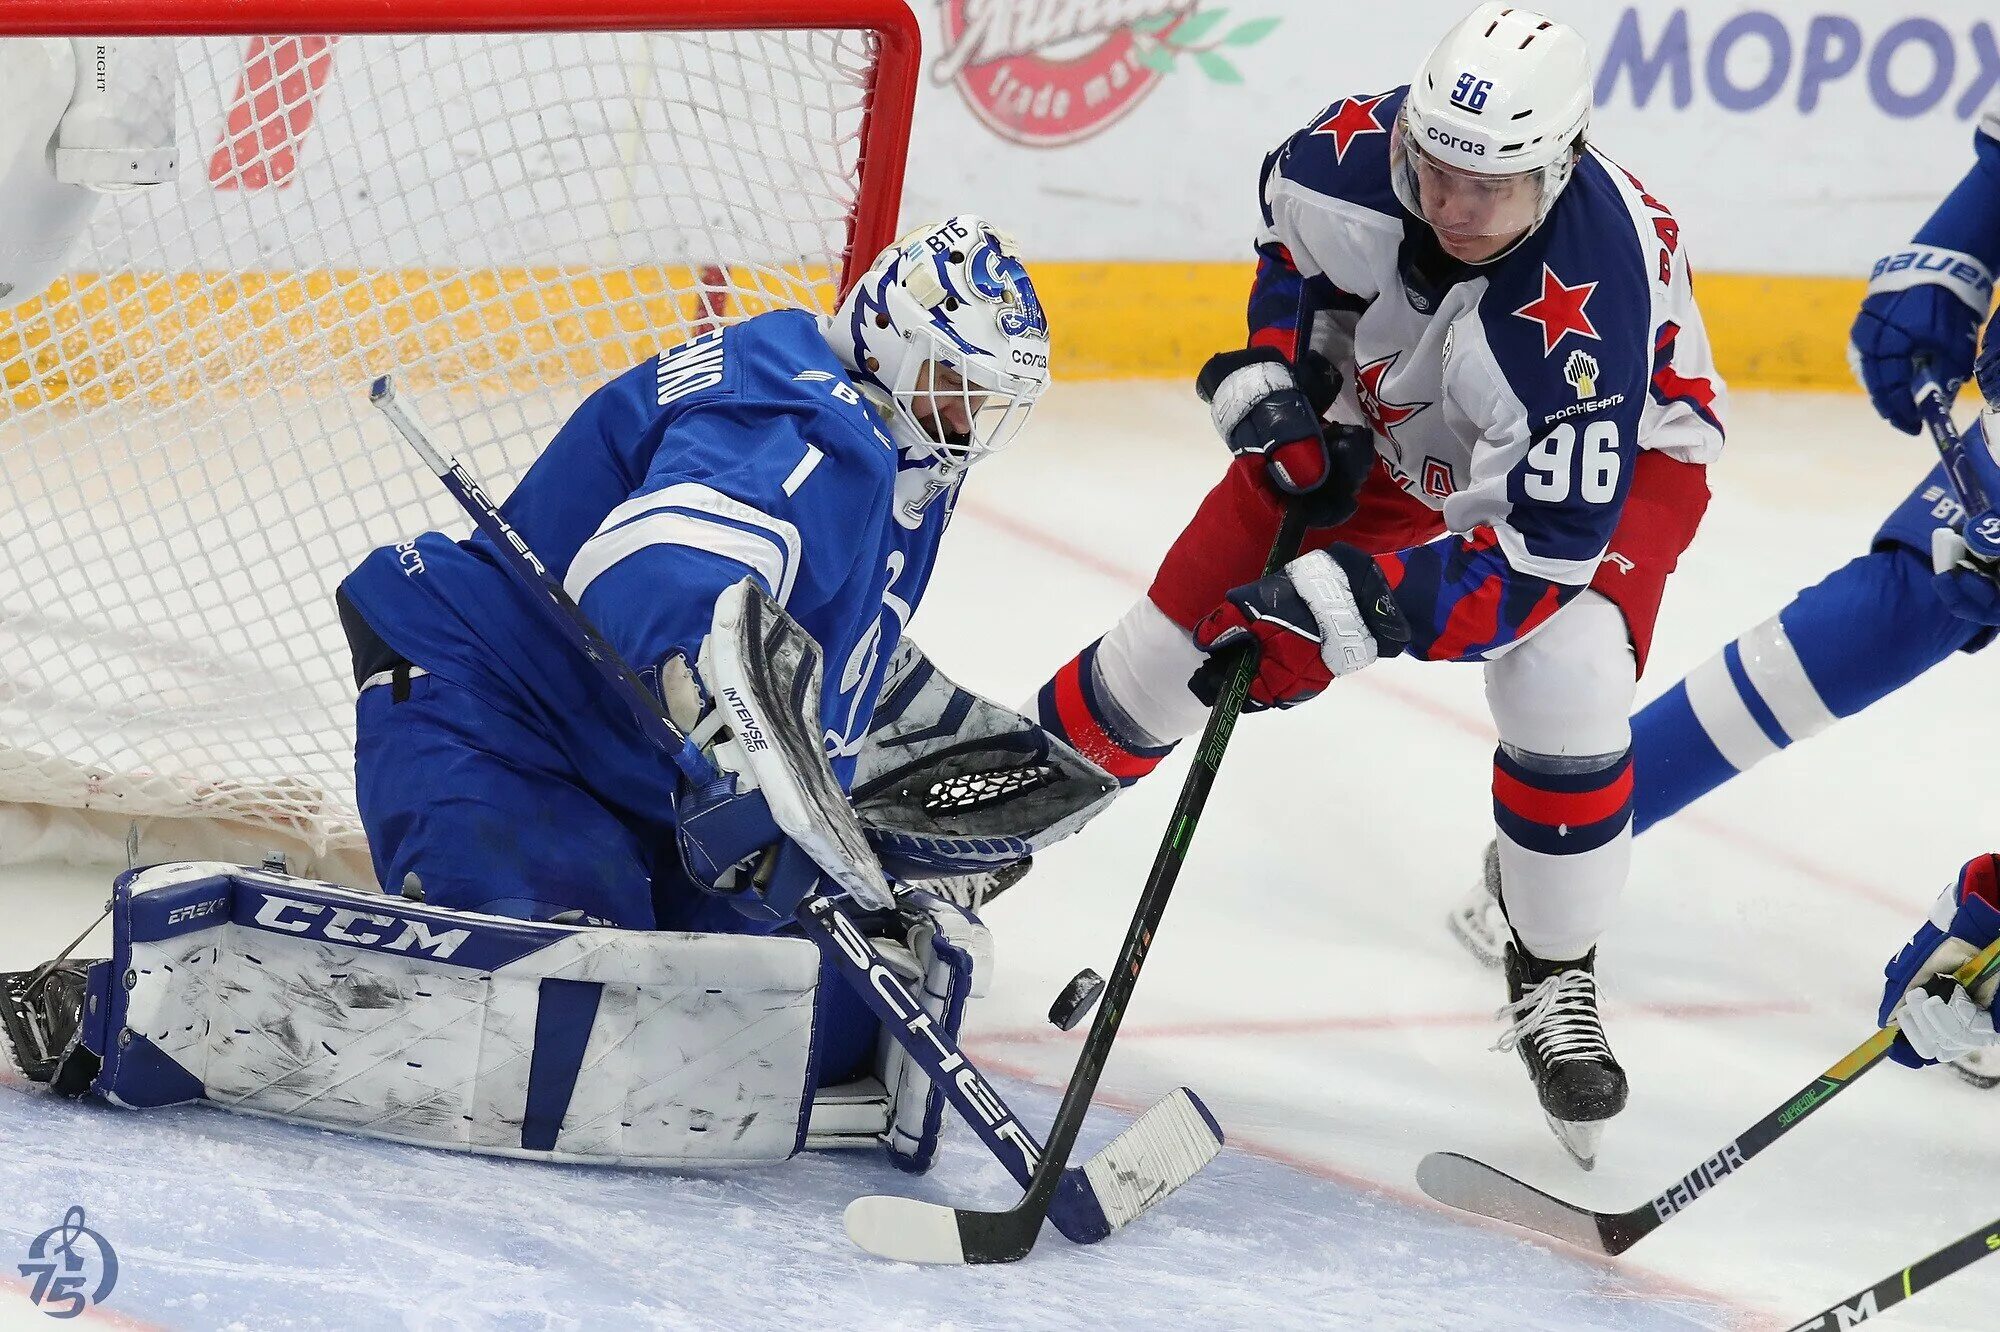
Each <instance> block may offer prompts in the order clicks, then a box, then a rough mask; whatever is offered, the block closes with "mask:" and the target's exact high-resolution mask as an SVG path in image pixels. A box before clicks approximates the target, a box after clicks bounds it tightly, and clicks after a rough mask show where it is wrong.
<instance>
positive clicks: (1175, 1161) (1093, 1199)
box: [845, 1087, 1222, 1263]
mask: <svg viewBox="0 0 2000 1332" xmlns="http://www.w3.org/2000/svg"><path fill="white" fill-rule="evenodd" d="M1221 1150H1222V1130H1221V1128H1219V1127H1218V1126H1217V1125H1216V1122H1215V1117H1214V1116H1213V1115H1211V1114H1209V1112H1208V1107H1207V1106H1205V1105H1203V1104H1202V1103H1201V1098H1200V1097H1198V1096H1196V1095H1195V1094H1194V1093H1193V1092H1191V1091H1189V1090H1188V1089H1187V1088H1186V1087H1182V1088H1179V1089H1178V1090H1176V1091H1174V1092H1172V1093H1170V1094H1169V1095H1167V1096H1166V1097H1165V1098H1164V1099H1162V1100H1161V1101H1159V1102H1158V1103H1156V1104H1155V1105H1154V1106H1153V1107H1152V1108H1151V1109H1150V1110H1148V1111H1146V1113H1145V1114H1143V1115H1141V1116H1139V1118H1138V1119H1136V1120H1134V1121H1133V1123H1132V1125H1131V1127H1129V1128H1127V1129H1126V1130H1125V1131H1124V1132H1123V1133H1121V1134H1119V1135H1118V1136H1117V1137H1116V1138H1114V1139H1112V1140H1111V1142H1109V1143H1108V1144H1106V1145H1105V1147H1104V1149H1103V1150H1102V1151H1100V1152H1098V1153H1097V1155H1095V1156H1093V1157H1091V1158H1090V1160H1088V1161H1086V1162H1084V1164H1083V1165H1082V1166H1081V1167H1077V1166H1071V1167H1070V1168H1068V1169H1066V1170H1064V1171H1063V1177H1062V1182H1061V1184H1060V1185H1058V1186H1057V1191H1058V1192H1067V1193H1071V1194H1073V1195H1076V1197H1077V1202H1078V1204H1079V1206H1078V1207H1077V1209H1076V1210H1077V1211H1078V1212H1079V1213H1081V1214H1084V1215H1087V1216H1090V1217H1091V1220H1092V1221H1093V1222H1094V1223H1095V1222H1097V1221H1098V1218H1100V1217H1101V1218H1102V1220H1101V1224H1093V1225H1091V1226H1090V1227H1089V1228H1088V1229H1086V1230H1085V1231H1084V1232H1083V1233H1081V1234H1072V1235H1070V1238H1071V1239H1074V1240H1076V1241H1078V1242H1080V1243H1089V1242H1095V1241H1096V1240H1099V1239H1102V1238H1104V1237H1105V1236H1106V1235H1109V1234H1111V1233H1112V1232H1114V1231H1117V1230H1121V1229H1123V1228H1124V1227H1125V1226H1127V1225H1129V1224H1131V1222H1133V1221H1135V1220H1137V1219H1138V1218H1139V1217H1141V1216H1143V1215H1145V1214H1146V1213H1147V1212H1149V1211H1151V1210H1152V1209H1153V1208H1154V1207H1155V1206H1157V1205H1158V1204H1159V1203H1161V1202H1163V1201H1165V1199H1166V1198H1167V1196H1168V1195H1169V1194H1171V1193H1173V1191H1174V1190H1175V1189H1178V1188H1179V1187H1180V1186H1181V1185H1183V1184H1185V1183H1187V1182H1188V1181H1189V1180H1190V1179H1193V1178H1194V1177H1195V1175H1196V1174H1197V1173H1198V1172H1199V1171H1200V1170H1201V1168H1202V1167H1203V1166H1205V1165H1207V1164H1208V1163H1209V1162H1210V1161H1212V1160H1214V1159H1215V1155H1216V1153H1217V1152H1219V1151H1221ZM1017 1211H1018V1209H1016V1211H1007V1212H974V1211H962V1210H960V1209H958V1208H955V1207H947V1206H945V1205H943V1204H941V1203H929V1202H922V1201H919V1200H918V1199H915V1198H903V1197H898V1196H895V1195H888V1194H885V1195H877V1196H873V1197H865V1198H856V1199H855V1200H854V1201H853V1202H851V1203H849V1204H848V1206H847V1215H846V1218H845V1219H846V1225H847V1234H848V1238H850V1239H852V1240H853V1241H854V1242H855V1243H856V1244H857V1245H859V1246H860V1247H861V1248H863V1249H866V1250H867V1251H868V1252H869V1253H872V1254H874V1255H875V1256H876V1257H878V1258H887V1259H890V1260H892V1261H894V1262H901V1263H1010V1262H1015V1261H1017V1260H1019V1259H1021V1258H1025V1257H1026V1256H1027V1255H1028V1251H1029V1250H1030V1249H1032V1248H1033V1247H1034V1245H1035V1239H1036V1236H1037V1234H1038V1232H1039V1231H1040V1230H1041V1224H1042V1218H1041V1216H1040V1215H1032V1216H1029V1215H1017Z"/></svg>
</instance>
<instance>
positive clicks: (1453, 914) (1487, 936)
mask: <svg viewBox="0 0 2000 1332" xmlns="http://www.w3.org/2000/svg"><path fill="white" fill-rule="evenodd" d="M1485 915H1486V910H1485V908H1484V907H1467V906H1458V907H1453V908H1452V909H1451V911H1450V912H1449V913H1448V914H1447V915H1446V916H1445V918H1444V919H1445V924H1446V925H1448V926H1450V927H1451V933H1452V937H1453V938H1455V939H1457V940H1458V942H1459V944H1460V946H1462V947H1463V948H1464V949H1465V951H1466V952H1468V953H1470V954H1472V958H1473V960H1474V961H1475V962H1477V963H1479V965H1480V966H1482V967H1493V968H1496V969H1497V968H1498V967H1499V966H1500V964H1501V963H1503V962H1504V961H1506V944H1505V942H1504V940H1502V939H1501V938H1500V937H1498V936H1496V935H1495V934H1494V933H1493V932H1492V930H1490V929H1489V928H1487V922H1486V921H1485V920H1483V919H1482V917H1483V916H1485Z"/></svg>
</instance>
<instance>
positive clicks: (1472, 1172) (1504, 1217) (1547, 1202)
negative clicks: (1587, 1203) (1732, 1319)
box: [1417, 1152, 1643, 1254]
mask: <svg viewBox="0 0 2000 1332" xmlns="http://www.w3.org/2000/svg"><path fill="white" fill-rule="evenodd" d="M1417 1187H1418V1188H1420V1189H1422V1190H1423V1191H1424V1192H1425V1193H1427V1194H1429V1195H1430V1196H1431V1197H1433V1198H1435V1199H1437V1201H1439V1202H1441V1203H1444V1204H1445V1205H1446V1206H1448V1207H1456V1208H1457V1209H1458V1210H1459V1211H1461V1212H1475V1213H1477V1214H1478V1215H1480V1216H1488V1217H1492V1218H1493V1219H1494V1220H1496V1221H1507V1222H1510V1223H1512V1224H1514V1225H1517V1226H1521V1227H1523V1228H1525V1229H1528V1230H1533V1231H1539V1232H1540V1233H1541V1234H1544V1235H1552V1236H1554V1237H1555V1238H1556V1239H1559V1240H1562V1241H1564V1242H1566V1243H1569V1244H1574V1245H1576V1247H1577V1248H1579V1249H1589V1250H1591V1251H1592V1252H1594V1253H1603V1254H1620V1253H1623V1252H1625V1250H1627V1249H1629V1248H1631V1247H1632V1245H1633V1244H1635V1243H1636V1242H1637V1241H1638V1239H1639V1236H1638V1235H1635V1234H1630V1233H1629V1232H1628V1231H1627V1230H1626V1229H1625V1228H1624V1227H1621V1226H1620V1225H1619V1224H1618V1222H1619V1220H1620V1218H1619V1217H1618V1216H1617V1215H1607V1214H1606V1213H1603V1212H1593V1211H1590V1210H1589V1209H1587V1208H1583V1207H1578V1206H1576V1205H1575V1204H1573V1203H1566V1202H1564V1201H1563V1200H1562V1199H1560V1198H1557V1197H1553V1196H1552V1195H1550V1194H1546V1193H1543V1192H1542V1191H1541V1190H1540V1189H1538V1188H1536V1187H1535V1186H1534V1185H1532V1184H1524V1183H1522V1182H1521V1181H1520V1180H1518V1179H1515V1178H1514V1177H1513V1176H1512V1175H1509V1174H1507V1173H1506V1172H1504V1171H1500V1170H1495V1169H1494V1168H1493V1167H1492V1166H1490V1165H1487V1164H1486V1163H1485V1162H1483V1161H1475V1160H1473V1159H1472V1158H1471V1157H1469V1156H1460V1155H1459V1154H1458V1153H1457V1152H1432V1153H1431V1154H1430V1155H1428V1156H1426V1157H1425V1158H1424V1159H1423V1160H1422V1161H1420V1162H1418V1163H1417ZM1642 1233H1643V1232H1642Z"/></svg>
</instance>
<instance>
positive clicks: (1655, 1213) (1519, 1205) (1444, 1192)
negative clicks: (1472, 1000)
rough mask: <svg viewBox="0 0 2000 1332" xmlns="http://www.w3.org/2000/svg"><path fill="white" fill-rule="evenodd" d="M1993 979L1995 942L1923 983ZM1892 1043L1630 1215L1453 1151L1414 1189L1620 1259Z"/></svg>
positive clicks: (1998, 966)
mask: <svg viewBox="0 0 2000 1332" xmlns="http://www.w3.org/2000/svg"><path fill="white" fill-rule="evenodd" d="M1995 972H2000V941H1996V942H1994V943H1992V944H1989V945H1988V946H1987V947H1986V949H1985V950H1984V951H1983V952H1981V953H1980V954H1979V955H1978V956H1976V957H1974V958H1972V959H1971V960H1970V961H1968V962H1967V963H1966V964H1965V965H1964V966H1962V967H1960V968H1959V969H1958V970H1957V971H1956V972H1954V973H1953V974H1952V975H1951V976H1950V977H1944V976H1933V977H1932V978H1931V980H1930V981H1929V982H1928V984H1929V985H1932V986H1936V987H1937V989H1936V990H1935V991H1933V992H1934V993H1948V992H1949V987H1950V984H1951V982H1952V981H1953V980H1956V981H1957V982H1958V983H1959V984H1960V985H1963V986H1965V987H1966V988H1967V989H1968V990H1969V989H1972V988H1973V987H1975V986H1976V985H1978V984H1979V983H1980V982H1981V981H1982V980H1984V979H1986V978H1987V977H1988V976H1990V975H1992V974H1993V973H1995ZM1895 1042H1896V1024H1895V1023H1893V1022H1892V1023H1890V1024H1889V1025H1888V1026H1886V1027H1884V1028H1882V1029H1881V1030H1880V1031H1878V1032H1876V1033H1875V1034H1874V1035H1873V1036H1870V1037H1869V1038H1868V1039H1867V1040H1865V1041H1863V1042H1862V1043H1861V1044H1860V1045H1857V1046H1855V1047H1854V1049H1853V1050H1852V1051H1850V1052H1849V1053H1848V1055H1847V1057H1846V1058H1844V1059H1842V1060H1841V1061H1840V1062H1839V1063H1837V1064H1835V1065H1834V1066H1833V1067H1832V1068H1829V1069H1827V1070H1826V1072H1824V1073H1822V1074H1820V1075H1819V1076H1818V1077H1816V1078H1814V1079H1813V1080H1812V1082H1810V1083H1809V1084H1807V1085H1806V1086H1805V1087H1803V1088H1801V1089H1800V1090H1799V1092H1798V1093H1797V1094H1796V1095H1794V1096H1792V1097H1790V1098H1789V1099H1787V1100H1786V1101H1785V1103H1784V1104H1783V1105H1781V1106H1779V1107H1778V1108H1777V1109H1775V1110H1773V1111H1771V1113H1770V1114H1768V1115H1765V1116H1764V1117H1763V1118H1762V1119H1760V1120H1758V1121H1757V1122H1756V1123H1755V1124H1752V1125H1751V1126H1750V1127H1749V1128H1747V1129H1745V1130H1744V1131H1743V1132H1742V1133H1741V1134H1739V1135H1738V1136H1737V1137H1736V1138H1735V1139H1733V1140H1732V1141H1730V1142H1729V1143H1728V1144H1726V1145H1725V1146H1724V1147H1723V1148H1722V1150H1721V1151H1719V1152H1717V1153H1716V1154H1715V1155H1713V1156H1711V1157H1709V1158H1708V1159H1707V1160H1706V1161H1703V1162H1702V1163H1701V1164H1700V1165H1698V1166H1696V1167H1695V1168H1694V1169H1692V1170H1690V1171H1688V1172H1687V1174H1685V1175H1683V1176H1682V1177H1681V1178H1680V1179H1678V1180H1676V1181H1674V1183H1673V1184H1671V1185H1669V1186H1668V1188H1667V1189H1666V1191H1665V1192H1663V1193H1661V1194H1660V1196H1659V1197H1657V1198H1654V1199H1653V1200H1652V1201H1651V1202H1644V1203H1641V1204H1639V1205H1638V1206H1637V1207H1634V1208H1632V1209H1631V1210H1630V1211H1625V1212H1593V1211H1591V1210H1590V1209H1589V1208H1587V1207H1578V1206H1577V1205H1576V1204H1574V1203H1566V1202H1564V1201H1563V1200H1562V1199H1560V1198H1556V1197H1552V1196H1551V1195H1549V1194H1546V1193H1543V1192H1542V1191H1541V1190H1540V1189H1538V1188H1535V1187H1533V1186H1532V1185H1529V1184H1524V1183H1522V1182H1521V1181H1520V1180H1518V1179H1516V1178H1514V1177H1513V1176H1512V1175H1509V1174H1506V1173H1505V1172H1503V1171H1499V1170H1495V1169H1494V1168H1493V1167H1492V1166H1490V1165H1487V1164H1485V1163H1484V1162H1481V1161H1475V1160H1473V1159H1472V1158H1471V1157H1469V1156H1461V1155H1459V1154H1458V1153H1457V1152H1432V1153H1431V1154H1430V1155H1429V1156H1426V1157H1425V1158H1424V1159H1423V1160H1422V1161H1420V1162H1418V1164H1417V1187H1419V1188H1421V1189H1422V1190H1423V1191H1424V1192H1425V1193H1428V1194H1429V1195H1430V1196H1431V1197H1433V1198H1435V1199H1437V1200H1438V1201H1439V1202H1441V1203H1444V1204H1446V1205H1447V1206H1450V1207H1456V1208H1458V1209H1459V1210H1460V1211H1462V1212H1476V1213H1478V1214H1479V1215H1480V1216H1490V1217H1492V1218H1494V1219H1495V1220H1497V1221H1509V1222H1512V1223H1513V1224H1514V1225H1517V1226H1525V1227H1527V1228H1528V1229H1529V1230H1537V1231H1540V1232H1541V1233H1542V1234H1544V1235H1553V1236H1554V1237H1555V1238H1557V1239H1559V1240H1565V1241H1567V1242H1569V1243H1571V1244H1574V1245H1576V1246H1577V1247H1578V1248H1582V1249H1590V1250H1593V1251H1595V1252H1597V1253H1605V1254H1618V1253H1623V1252H1625V1250H1627V1249H1629V1248H1631V1247H1632V1246H1633V1245H1634V1244H1637V1243H1638V1242H1639V1241H1640V1240H1642V1239H1644V1238H1646V1236H1648V1235H1650V1234H1652V1233H1653V1232H1654V1231H1655V1230H1658V1229H1659V1228H1660V1227H1661V1226H1663V1225H1665V1224H1666V1223H1667V1222H1669V1221H1671V1220H1673V1218H1674V1217H1676V1216H1678V1215H1680V1213H1681V1212H1682V1211H1684V1210H1685V1209H1686V1208H1687V1207H1688V1205H1689V1204H1690V1203H1693V1202H1695V1201H1696V1200H1697V1199H1699V1198H1700V1197H1701V1196H1702V1195H1703V1194H1705V1193H1707V1192H1708V1191H1709V1190H1710V1189H1712V1188H1714V1187H1715V1186H1716V1185H1717V1184H1719V1183H1721V1182H1722V1181H1723V1180H1724V1179H1726V1178H1727V1177H1728V1176H1730V1175H1731V1174H1733V1173H1735V1172H1736V1171H1738V1170H1740V1169H1742V1168H1743V1165H1744V1163H1745V1162H1747V1161H1749V1160H1750V1158H1751V1157H1753V1156H1755V1155H1757V1153H1759V1152H1761V1151H1763V1150H1764V1149H1765V1148H1766V1147H1769V1146H1770V1145H1771V1144H1772V1143H1774V1142H1776V1141H1777V1140H1778V1139H1779V1138H1782V1137H1784V1136H1785V1134H1787V1133H1789V1132H1791V1131H1792V1130H1793V1129H1795V1128H1797V1127H1798V1126H1799V1125H1800V1124H1802V1123H1804V1122H1805V1120H1806V1118H1807V1116H1809V1115H1811V1114H1812V1113H1813V1112H1814V1111H1816V1110H1818V1109H1819V1108H1820V1107H1821V1106H1823V1105H1825V1104H1826V1103H1827V1102H1828V1101H1831V1100H1832V1099H1833V1098H1834V1097H1835V1096H1836V1095H1838V1094H1839V1093H1841V1092H1843V1091H1845V1090H1846V1089H1847V1088H1848V1087H1849V1086H1850V1085H1852V1084H1853V1082H1854V1080H1855V1079H1856V1078H1859V1077H1860V1076H1861V1075H1862V1074H1863V1073H1866V1072H1867V1071H1868V1070H1869V1069H1871V1068H1873V1067H1875V1065H1877V1064H1879V1063H1881V1062H1882V1060H1883V1059H1884V1058H1886V1057H1887V1056H1888V1053H1889V1047H1890V1046H1891V1045H1893V1044H1895Z"/></svg>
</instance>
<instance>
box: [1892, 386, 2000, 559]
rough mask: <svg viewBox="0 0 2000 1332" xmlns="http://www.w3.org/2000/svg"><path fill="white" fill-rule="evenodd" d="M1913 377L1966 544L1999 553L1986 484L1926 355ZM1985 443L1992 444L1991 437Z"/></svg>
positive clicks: (1998, 529) (1983, 554)
mask: <svg viewBox="0 0 2000 1332" xmlns="http://www.w3.org/2000/svg"><path fill="white" fill-rule="evenodd" d="M1915 380H1916V387H1915V389H1914V390H1913V393H1912V396H1913V397H1914V398H1915V400H1916V405H1917V415H1918V416H1920V417H1921V418H1923V422H1924V427H1925V429H1926V430H1928V431H1929V432H1930V437H1931V443H1932V444H1934V445H1936V446H1937V452H1938V460H1939V461H1940V462H1942V463H1943V464H1944V475H1945V479H1946V480H1947V481H1949V482H1950V483H1951V488H1952V490H1954V491H1955V492H1957V495H1956V497H1957V499H1958V503H1959V506H1960V507H1961V508H1963V509H1964V510H1965V523H1964V528H1965V530H1964V533H1963V535H1964V537H1965V540H1966V544H1967V545H1968V546H1970V547H1971V549H1972V551H1973V553H1974V554H1975V555H1977V556H1979V557H1980V558H1981V559H1982V560H1988V561H1990V560H1992V559H1994V558H1995V557H1996V556H2000V523H1997V522H1995V521H1993V520H1992V518H1991V510H1992V508H1993V497H1992V496H1990V495H1988V494H1987V493H1986V488H1985V487H1984V486H1982V485H1981V484H1980V482H1979V474H1978V473H1977V472H1976V471H1974V470H1973V466H1972V459H1971V458H1970V457H1969V456H1968V454H1967V449H1966V443H1965V436H1964V435H1962V434H1960V433H1959V429H1958V423H1957V422H1955V421H1953V420H1952V419H1951V396H1950V395H1949V394H1948V393H1946V392H1945V387H1944V385H1943V384H1942V383H1941V382H1939V380H1938V378H1937V376H1936V375H1934V374H1933V373H1931V368H1930V362H1929V361H1928V360H1927V359H1924V358H1919V359H1918V360H1917V362H1916V375H1915ZM1986 443H1987V447H1989V448H1991V447H1992V444H1993V441H1991V440H1988V441H1986ZM1982 515H1986V518H1985V521H1984V523H1983V525H1975V523H1974V521H1973V520H1974V519H1975V518H1980V517H1981V516H1982Z"/></svg>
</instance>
